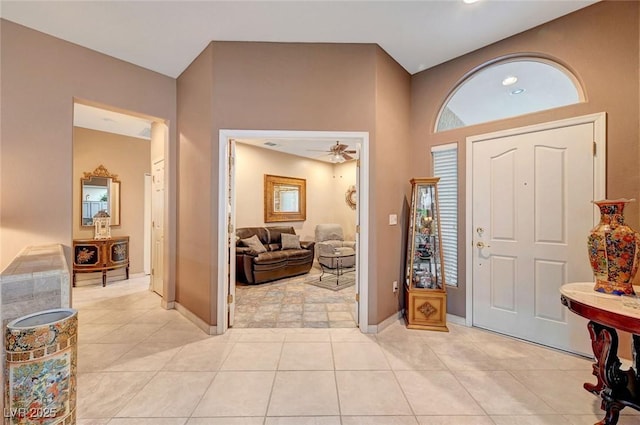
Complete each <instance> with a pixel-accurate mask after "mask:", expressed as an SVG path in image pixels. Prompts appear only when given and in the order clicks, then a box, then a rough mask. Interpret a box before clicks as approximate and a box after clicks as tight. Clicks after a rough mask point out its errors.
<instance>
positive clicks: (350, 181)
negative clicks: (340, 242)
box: [332, 161, 357, 241]
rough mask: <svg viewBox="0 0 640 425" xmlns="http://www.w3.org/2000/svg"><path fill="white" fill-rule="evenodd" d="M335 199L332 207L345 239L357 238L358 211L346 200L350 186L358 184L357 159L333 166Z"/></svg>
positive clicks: (353, 239)
mask: <svg viewBox="0 0 640 425" xmlns="http://www.w3.org/2000/svg"><path fill="white" fill-rule="evenodd" d="M333 167H334V168H333V201H332V205H335V207H334V208H333V209H332V211H333V213H334V214H335V223H340V224H341V225H342V230H343V231H344V239H345V240H348V241H355V240H356V218H357V217H356V211H355V210H352V209H351V208H350V207H349V206H348V205H347V201H346V200H345V195H346V193H347V189H349V186H351V185H354V186H355V184H356V172H357V168H356V161H347V162H343V163H342V164H335V165H334V166H333Z"/></svg>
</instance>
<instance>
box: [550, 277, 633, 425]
mask: <svg viewBox="0 0 640 425" xmlns="http://www.w3.org/2000/svg"><path fill="white" fill-rule="evenodd" d="M593 285H594V284H593V282H578V283H567V284H565V285H562V287H561V288H560V294H561V295H560V301H561V302H562V304H564V305H565V306H567V308H568V309H569V310H570V311H572V312H573V313H575V314H578V315H580V316H582V317H584V318H586V319H589V324H588V325H587V328H588V330H589V335H590V336H591V347H592V349H593V354H594V355H595V363H594V364H593V375H594V376H595V377H596V379H597V382H596V383H595V384H590V383H585V384H584V388H585V389H586V390H587V391H589V392H591V393H593V394H595V395H599V396H600V397H601V398H602V403H601V408H602V410H604V411H605V417H604V419H603V420H601V421H600V422H598V423H597V424H596V425H615V424H617V423H618V418H619V415H620V411H621V410H622V409H624V408H625V407H631V408H633V409H636V410H640V377H639V376H638V370H639V369H640V358H639V355H640V309H634V308H630V307H625V306H624V305H623V303H622V298H621V297H619V296H616V295H607V294H602V293H599V292H596V291H594V290H593ZM636 290H637V289H636ZM617 330H622V331H625V332H629V333H631V334H632V349H633V367H631V368H629V369H628V370H621V369H620V366H621V365H622V364H621V363H620V359H619V358H618V333H617Z"/></svg>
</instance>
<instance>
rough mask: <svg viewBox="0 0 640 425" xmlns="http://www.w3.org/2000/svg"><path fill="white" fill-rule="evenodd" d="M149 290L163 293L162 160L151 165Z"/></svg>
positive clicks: (159, 293)
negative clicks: (150, 265)
mask: <svg viewBox="0 0 640 425" xmlns="http://www.w3.org/2000/svg"><path fill="white" fill-rule="evenodd" d="M151 180H152V182H151V189H152V193H151V216H152V217H151V219H152V228H151V239H152V245H151V258H152V260H151V261H152V267H151V289H153V291H154V292H155V293H157V294H158V295H160V296H162V295H163V293H164V285H163V276H164V159H161V160H159V161H156V162H154V163H153V170H152V177H151Z"/></svg>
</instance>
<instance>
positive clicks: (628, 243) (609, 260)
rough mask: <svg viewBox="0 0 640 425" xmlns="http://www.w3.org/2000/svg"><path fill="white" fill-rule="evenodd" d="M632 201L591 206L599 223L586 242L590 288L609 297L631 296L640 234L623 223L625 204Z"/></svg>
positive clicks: (637, 259)
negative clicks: (592, 282)
mask: <svg viewBox="0 0 640 425" xmlns="http://www.w3.org/2000/svg"><path fill="white" fill-rule="evenodd" d="M633 201H635V199H615V200H609V199H605V200H602V201H594V202H593V203H594V204H596V205H597V206H598V208H599V209H600V222H599V223H598V224H597V225H596V227H594V228H593V229H592V230H591V233H590V235H589V240H588V247H589V262H590V263H591V268H592V269H593V273H594V275H595V279H596V284H595V287H594V288H593V289H594V290H596V291H598V292H602V293H605V294H611V295H633V294H634V290H633V283H632V282H633V278H634V276H635V274H636V272H637V271H638V264H640V234H638V232H636V231H635V230H633V229H632V228H631V227H629V226H627V225H626V224H625V223H624V216H623V211H624V207H625V205H626V204H628V203H629V202H633Z"/></svg>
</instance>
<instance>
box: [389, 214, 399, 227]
mask: <svg viewBox="0 0 640 425" xmlns="http://www.w3.org/2000/svg"><path fill="white" fill-rule="evenodd" d="M395 224H398V214H389V225H390V226H393V225H395Z"/></svg>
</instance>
